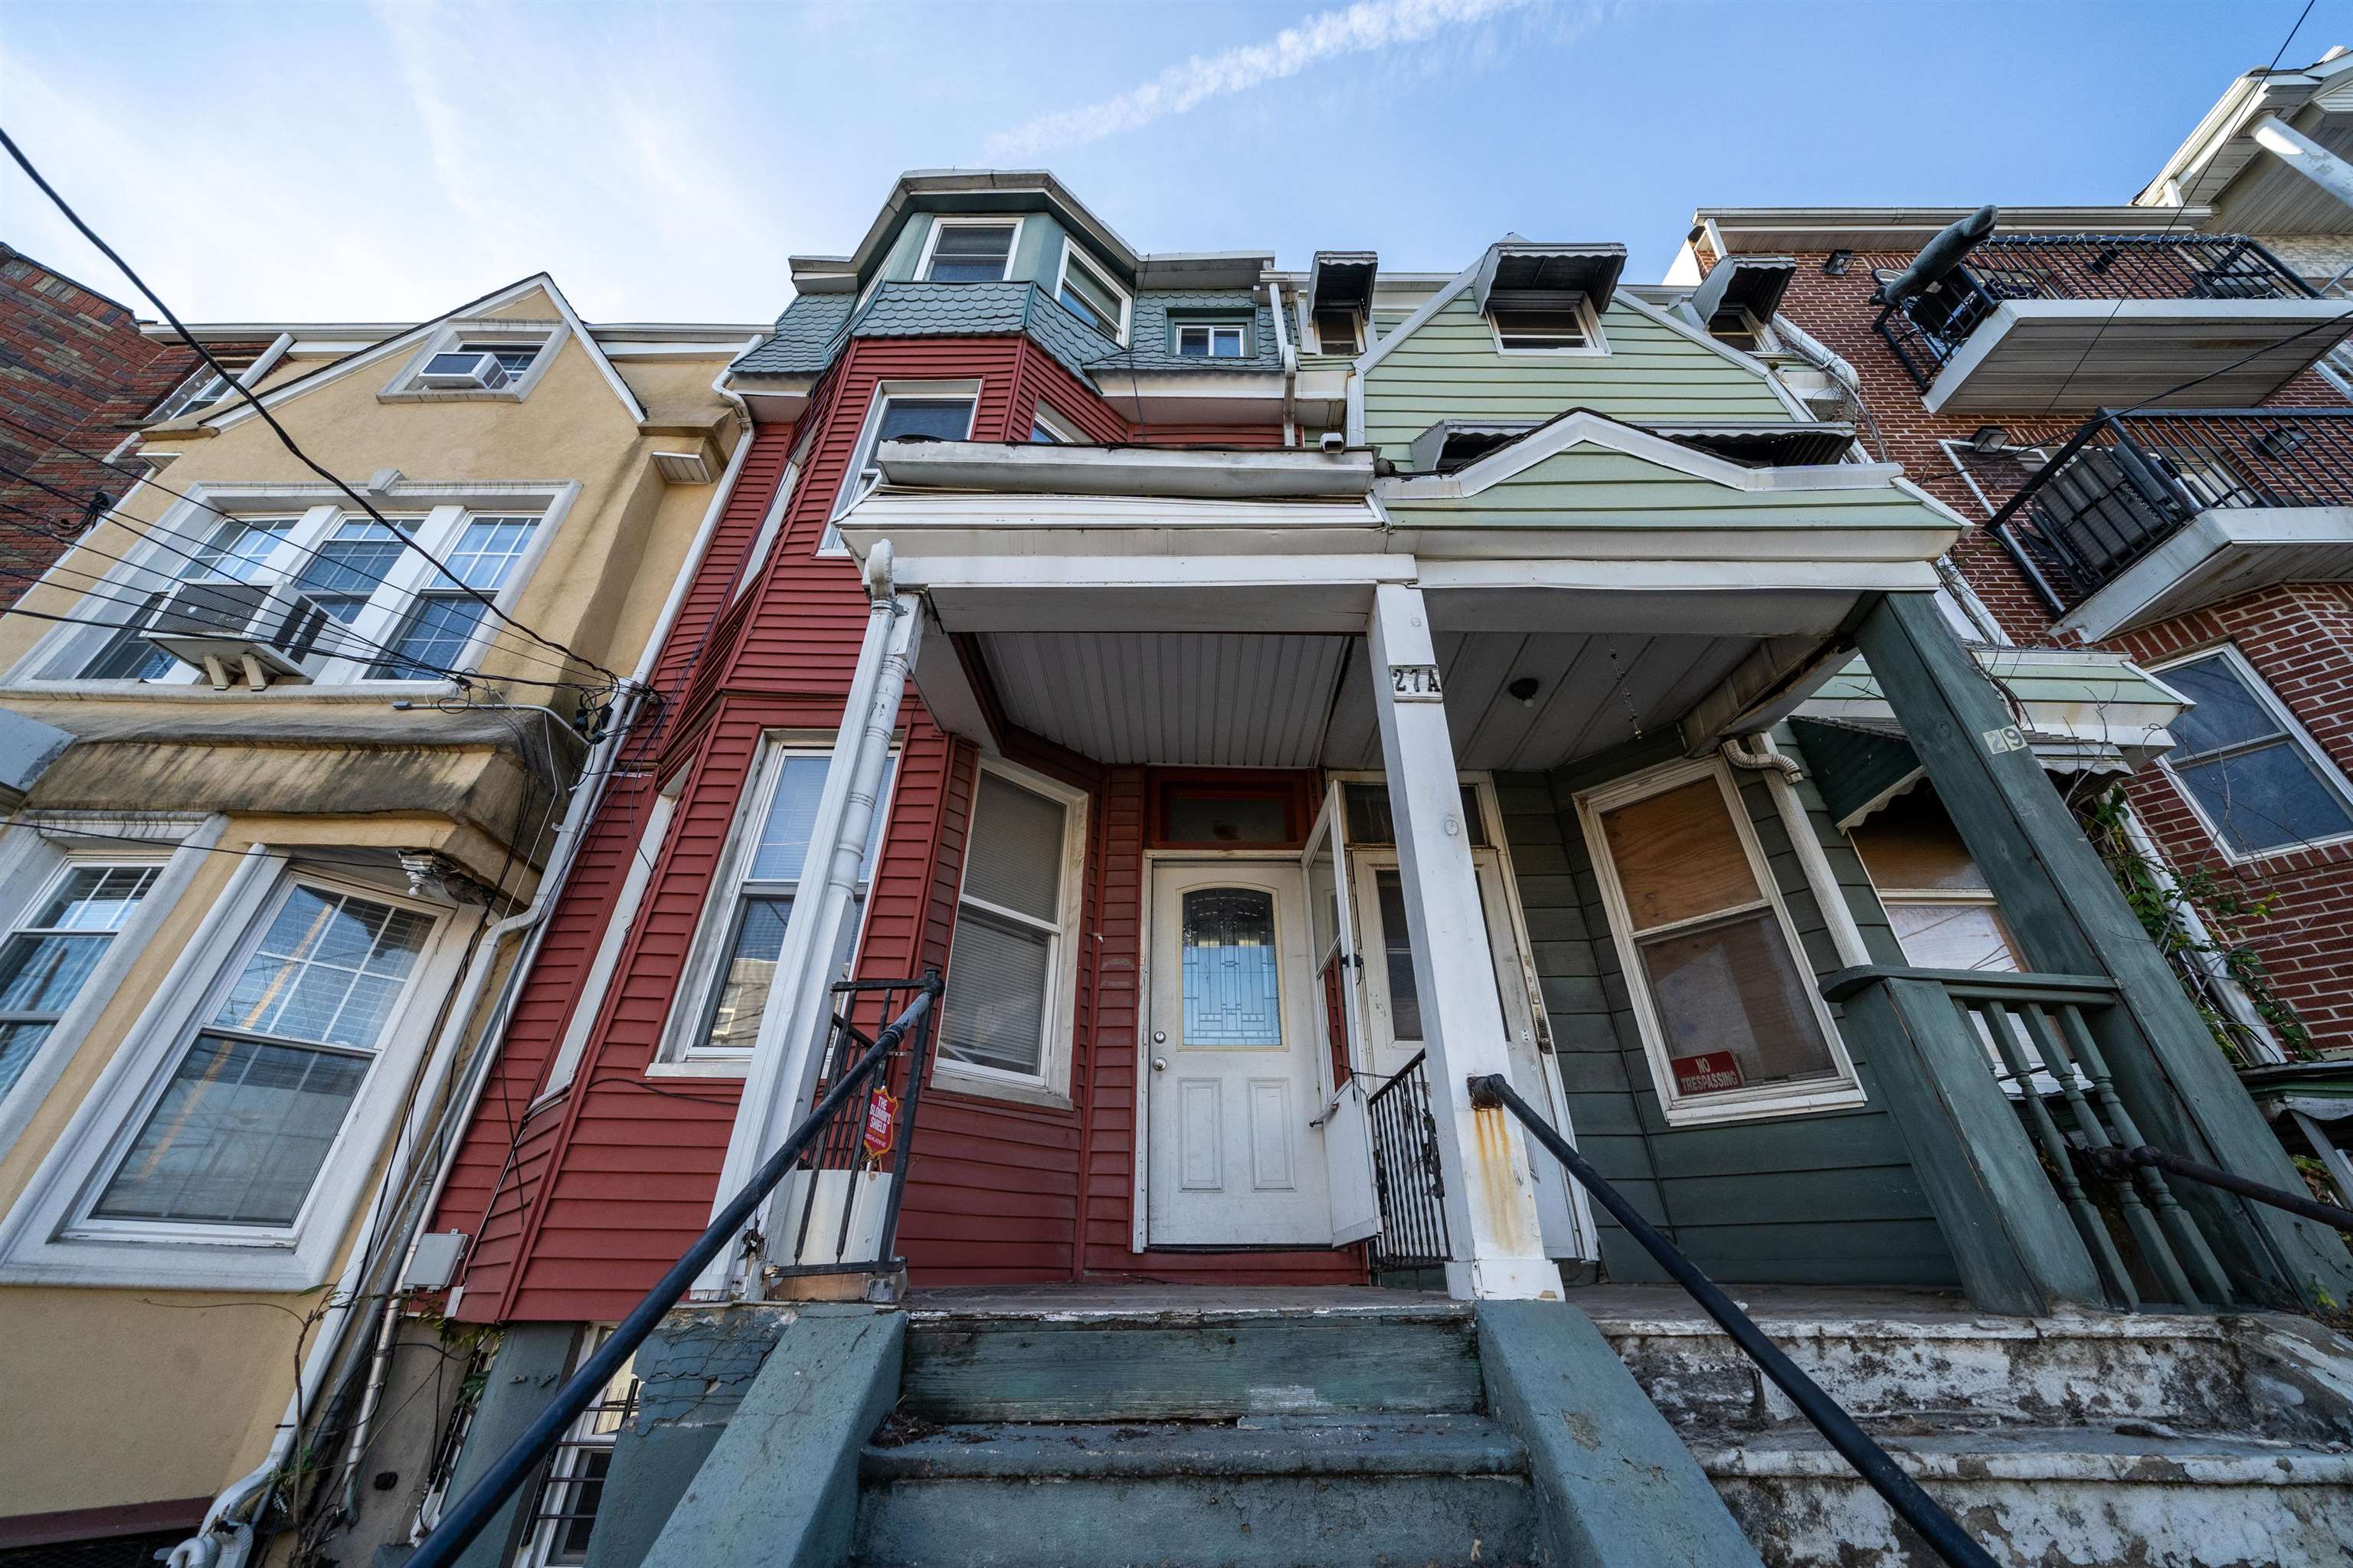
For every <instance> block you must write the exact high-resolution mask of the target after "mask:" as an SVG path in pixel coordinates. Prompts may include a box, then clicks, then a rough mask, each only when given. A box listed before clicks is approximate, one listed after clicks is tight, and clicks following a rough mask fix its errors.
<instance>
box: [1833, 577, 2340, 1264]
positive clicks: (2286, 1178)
mask: <svg viewBox="0 0 2353 1568" xmlns="http://www.w3.org/2000/svg"><path fill="white" fill-rule="evenodd" d="M1855 641H1856V644H1857V645H1858V646H1859V647H1860V648H1861V649H1862V653H1863V656H1864V657H1865V658H1866V659H1868V660H1869V661H1870V662H1871V672H1872V674H1873V677H1875V678H1876V679H1877V681H1878V682H1879V684H1880V689H1881V690H1882V691H1883V692H1884V693H1885V694H1886V695H1887V700H1888V704H1889V705H1890V706H1891V707H1893V708H1894V713H1895V717H1896V720H1897V721H1898V722H1899V723H1900V724H1902V725H1903V726H1904V733H1905V736H1908V737H1909V738H1910V740H1911V742H1912V747H1913V749H1914V750H1915V751H1916V752H1917V753H1918V754H1919V758H1920V761H1921V763H1922V765H1923V766H1924V767H1925V768H1926V769H1927V774H1928V779H1929V782H1931V783H1933V784H1934V785H1935V786H1936V794H1937V796H1938V798H1939V799H1941V800H1943V801H1944V803H1945V808H1946V810H1947V811H1948V812H1950V813H1951V816H1952V819H1953V825H1954V826H1955V827H1956V828H1957V829H1958V830H1959V832H1960V835H1961V838H1962V840H1963V841H1964V842H1966V843H1967V844H1968V849H1969V853H1970V854H1971V855H1972V856H1973V857H1974V858H1975V859H1976V861H1977V863H1978V866H1979V868H1980V869H1982V870H1983V871H1984V872H1985V874H1986V878H1987V882H1988V885H1989V886H1991V888H1992V889H1993V893H1994V897H1995V899H1996V900H1997V901H1998V902H1999V903H2000V906H2001V912H2002V916H2003V918H2004V919H2005V920H2007V921H2008V923H2009V925H2010V930H2011V932H2012V934H2013V935H2014V936H2016V938H2018V941H2019V945H2020V946H2021V948H2024V950H2025V954H2026V958H2027V961H2028V962H2029V964H2030V965H2031V967H2032V968H2034V969H2038V970H2042V971H2044V972H2049V973H2059V974H2088V975H2106V976H2109V977H2111V978H2113V979H2114V980H2116V983H2117V986H2118V988H2119V991H2120V992H2121V995H2122V1001H2121V1002H2120V1003H2119V1005H2117V1006H2116V1007H2114V1008H2109V1009H2105V1010H2103V1016H2102V1018H2101V1020H2100V1022H2099V1023H2098V1025H2097V1027H2098V1029H2099V1031H2100V1033H2101V1034H2102V1036H2103V1042H2102V1043H2103V1046H2104V1049H2105V1054H2106V1056H2107V1058H2108V1062H2109V1065H2111V1066H2112V1067H2113V1068H2114V1069H2115V1073H2116V1089H2117V1092H2118V1094H2119V1095H2120V1096H2121V1097H2122V1098H2123V1099H2124V1101H2125V1102H2126V1107H2127V1108H2128V1109H2129V1110H2130V1111H2131V1113H2132V1115H2133V1118H2134V1120H2135V1121H2136V1122H2137V1124H2138V1126H2139V1128H2140V1131H2141V1133H2142V1134H2143V1136H2145V1137H2146V1138H2147V1139H2149V1141H2151V1142H2153V1143H2155V1144H2157V1145H2158V1147H2160V1148H2164V1149H2168V1150H2172V1151H2174V1152H2176V1153H2179V1154H2184V1155H2187V1156H2189V1158H2190V1159H2192V1160H2203V1161H2206V1162H2208V1163H2210V1164H2214V1165H2219V1166H2221V1167H2222V1168H2223V1169H2224V1170H2226V1171H2235V1172H2237V1173H2238V1174H2240V1175H2242V1176H2246V1177H2249V1178H2251V1179H2253V1180H2254V1181H2263V1182H2267V1183H2269V1184H2270V1185H2272V1186H2274V1187H2281V1188H2284V1189H2286V1190H2287V1191H2289V1192H2302V1191H2303V1190H2304V1183H2303V1179H2302V1178H2301V1177H2299V1176H2298V1175H2297V1174H2296V1171H2295V1167H2294V1166H2293V1165H2291V1164H2290V1163H2289V1162H2288V1159H2287V1155H2286V1154H2285V1152H2284V1151H2283V1150H2281V1148H2280V1145H2279V1140H2278V1139H2275V1138H2274V1137H2273V1136H2272V1133H2271V1129H2270V1128H2267V1127H2266V1126H2265V1125H2264V1124H2263V1114H2262V1113H2261V1112H2260V1111H2258V1110H2257V1109H2256V1108H2255V1104H2254V1101H2253V1099H2251V1098H2250V1097H2248V1095H2247V1092H2246V1090H2245V1088H2244V1087H2243V1086H2241V1084H2240V1083H2239V1081H2238V1079H2237V1077H2236V1076H2235V1075H2233V1074H2232V1071H2231V1067H2230V1064H2229V1063H2228V1062H2226V1061H2225V1060H2224V1059H2223V1056H2222V1053H2221V1048H2220V1047H2219V1046H2217V1045H2216V1044H2215V1043H2214V1037H2213V1035H2212V1034H2211V1033H2210V1032H2209V1031H2208V1029H2207V1027H2206V1024H2205V1022H2204V1021H2203V1020H2202V1019H2200V1017H2199V1016H2198V1012H2197V1010H2196V1009H2195V1008H2193V1007H2192V1006H2191V1005H2190V1003H2189V999H2188V998H2187V997H2185V996H2184V995H2183V994H2182V991H2181V986H2180V983H2179V980H2177V979H2176V978H2175V976H2174V973H2173V970H2172V969H2171V967H2170V966H2168V964H2167V963H2166V961H2165V959H2164V957H2163V956H2162V955H2161V954H2160V953H2158V949H2157V946H2156V944H2155V943H2153V942H2151V941H2150V940H2149V938H2148V936H2147V932H2146V931H2144V930H2143V929H2142V928H2141V924H2140V921H2139V920H2138V918H2137V917H2136V916H2134V914H2133V912H2132V908H2131V906H2129V905H2127V904H2126V902H2125V898H2124V895H2123V894H2122V893H2121V892H2119V891H2118V890H2117V888H2116V882H2115V880H2114V879H2113V878H2112V877H2111V876H2110V875H2109V874H2108V870H2107V867H2106V866H2105V865H2104V864H2103V863H2101V861H2100V857H2099V855H2098V854H2097V853H2096V852H2094V850H2093V848H2092V845H2091V842H2090V841H2089V840H2087V839H2086V838H2085V837H2084V833H2083V831H2082V830H2081V829H2080V828H2079V827H2077V825H2076V823H2075V820H2074V818H2073V816H2072V815H2070V814H2069V812H2068V810H2067V807H2066V803H2065V802H2064V801H2063V800H2061V799H2060V798H2059V792H2058V791H2057V790H2056V789H2053V788H2052V783H2051V780H2050V778H2049V776H2048V775H2046V774H2045V773H2044V772H2043V770H2042V764H2041V763H2040V762H2039V761H2038V760H2036V758H2035V756H2034V753H2033V752H2032V750H2031V749H2030V748H2029V747H2027V746H2026V745H2025V744H2023V742H2022V740H2021V738H2020V737H2019V735H2018V731H2017V730H2016V729H2015V728H2013V727H2012V726H2013V724H2014V722H2015V721H2014V719H2013V717H2012V715H2011V714H2010V710H2009V708H2008V706H2007V705H2005V704H2004V703H2003V702H2002V699H2001V696H2000V694H1999V693H1998V692H1996V691H1995V689H1994V686H1993V683H1991V682H1990V681H1989V680H1988V679H1987V677H1986V674H1985V672H1984V671H1983V670H1981V669H1980V668H1979V667H1978V662H1977V661H1976V660H1975V659H1973V658H1971V657H1970V656H1969V653H1968V650H1967V649H1965V648H1963V647H1962V646H1961V645H1960V643H1959V642H1957V641H1955V640H1954V637H1953V634H1952V633H1951V632H1950V631H1949V630H1947V628H1946V626H1945V623H1944V620H1943V618H1942V617H1941V616H1940V615H1939V614H1938V613H1937V610H1936V605H1935V604H1934V602H1933V601H1932V600H1931V599H1930V597H1929V596H1928V595H1926V594H1917V593H1907V594H1889V595H1886V596H1885V597H1884V598H1883V599H1881V600H1880V602H1879V603H1878V604H1877V605H1876V606H1875V607H1873V609H1871V610H1870V611H1869V613H1868V614H1867V615H1866V616H1865V617H1864V618H1863V620H1862V625H1861V626H1860V627H1859V628H1858V629H1857V630H1856V632H1855ZM2174 1191H2175V1193H2176V1195H2177V1196H2178V1197H2179V1199H2180V1200H2181V1202H2182V1203H2183V1204H2184V1206H2185V1207H2188V1208H2189V1209H2191V1210H2192V1211H2193V1212H2194V1213H2197V1214H2198V1215H2199V1216H2200V1220H2201V1221H2202V1222H2203V1223H2202V1224H2201V1226H2200V1228H2201V1229H2202V1230H2203V1231H2204V1232H2205V1233H2206V1235H2207V1238H2208V1241H2209V1242H2210V1244H2211V1245H2212V1247H2213V1248H2214V1251H2215V1252H2216V1254H2217V1255H2219V1256H2220V1257H2221V1260H2222V1263H2223V1266H2225V1267H2226V1268H2227V1269H2228V1270H2229V1271H2230V1273H2231V1276H2232V1279H2233V1281H2234V1282H2235V1283H2236V1284H2237V1285H2238V1287H2240V1288H2241V1289H2242V1290H2244V1291H2246V1292H2248V1293H2249V1294H2251V1295H2253V1296H2255V1297H2257V1298H2263V1297H2266V1296H2268V1297H2270V1298H2274V1299H2288V1298H2300V1299H2302V1300H2304V1301H2306V1302H2311V1301H2313V1300H2315V1299H2316V1291H2326V1292H2327V1295H2328V1296H2330V1297H2332V1298H2335V1299H2336V1300H2337V1301H2344V1300H2346V1299H2348V1297H2353V1258H2348V1255H2347V1254H2346V1250H2345V1244H2344V1243H2343V1242H2342V1241H2341V1240H2340V1239H2338V1237H2337V1234H2336V1233H2335V1232H2334V1231H2332V1230H2329V1229H2328V1228H2327V1227H2326V1226H2324V1225H2320V1224H2316V1223H2314V1222H2312V1221H2309V1220H2303V1219H2299V1218H2297V1217H2296V1216H2295V1215H2293V1214H2288V1213H2283V1212H2282V1211H2280V1210H2277V1209H2273V1208H2270V1207H2267V1206H2265V1205H2263V1204H2261V1203H2253V1202H2242V1201H2241V1200H2239V1199H2236V1198H2232V1197H2230V1196H2228V1195H2226V1194H2223V1193H2220V1192H2215V1191H2214V1190H2212V1189H2211V1188H2201V1187H2200V1186H2198V1185H2197V1184H2196V1183H2194V1182H2189V1181H2180V1182H2176V1183H2174Z"/></svg>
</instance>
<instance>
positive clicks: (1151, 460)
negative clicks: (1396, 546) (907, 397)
mask: <svg viewBox="0 0 2353 1568" xmlns="http://www.w3.org/2000/svg"><path fill="white" fill-rule="evenodd" d="M875 461H876V463H877V465H878V466H879V467H880V468H881V470H882V477H883V479H884V480H885V482H888V483H891V484H897V485H907V486H929V487H934V488H945V489H967V490H986V491H997V492H1004V491H1013V492H1020V493H1029V494H1038V495H1106V496H1130V497H1144V496H1183V497H1203V498H1227V499H1240V498H1245V497H1258V498H1267V497H1277V496H1284V497H1297V496H1335V495H1345V496H1358V495H1362V494H1364V493H1366V491H1369V490H1370V489H1371V488H1372V485H1373V459H1372V454H1371V453H1370V452H1366V451H1344V452H1340V453H1336V454H1335V453H1325V452H1323V451H1308V450H1301V449H1298V448H1287V449H1281V450H1267V451H1187V450H1181V449H1178V448H1139V447H1086V446H1069V445H1048V444H1043V443H1039V442H1029V441H886V442H884V443H883V444H882V446H881V448H880V449H878V450H877V451H876V454H875Z"/></svg>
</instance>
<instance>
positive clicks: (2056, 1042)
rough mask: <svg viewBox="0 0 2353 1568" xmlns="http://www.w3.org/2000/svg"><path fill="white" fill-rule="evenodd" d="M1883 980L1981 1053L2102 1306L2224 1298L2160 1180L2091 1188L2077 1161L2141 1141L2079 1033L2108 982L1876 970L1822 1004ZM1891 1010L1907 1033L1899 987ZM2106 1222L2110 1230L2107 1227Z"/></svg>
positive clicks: (2205, 1250) (2109, 990)
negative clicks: (2093, 1273)
mask: <svg viewBox="0 0 2353 1568" xmlns="http://www.w3.org/2000/svg"><path fill="white" fill-rule="evenodd" d="M1890 980H1905V981H1924V982H1927V983H1928V984H1929V985H1932V986H1934V987H1936V988H1938V989H1940V990H1942V991H1943V992H1944V995H1945V998H1946V1001H1947V1004H1948V1005H1949V1006H1950V1007H1952V1008H1956V1009H1957V1010H1958V1011H1959V1013H1960V1016H1961V1019H1962V1021H1963V1022H1965V1023H1967V1025H1968V1028H1969V1030H1970V1031H1971V1033H1974V1034H1975V1035H1976V1036H1977V1038H1978V1041H1979V1043H1980V1044H1982V1045H1983V1047H1984V1049H1985V1053H1986V1060H1987V1063H1988V1065H1989V1067H1990V1068H1991V1070H1992V1073H1993V1075H1994V1078H1995V1080H1996V1081H1997V1082H1998V1083H2000V1085H2001V1086H2002V1089H2003V1091H2004V1092H2005V1093H2006V1094H2008V1095H2009V1096H2010V1100H2011V1103H2012V1104H2013V1105H2014V1106H2015V1107H2017V1110H2018V1115H2019V1119H2020V1121H2021V1123H2022V1124H2023V1126H2024V1127H2025V1129H2026V1133H2027V1137H2028V1138H2029V1139H2030V1140H2031V1142H2032V1143H2033V1145H2034V1148H2035V1150H2037V1151H2038V1152H2039V1153H2040V1154H2041V1156H2042V1167H2043V1173H2044V1174H2045V1176H2047V1177H2048V1178H2049V1180H2050V1181H2051V1184H2052V1190H2053V1191H2054V1192H2056V1193H2057V1195H2058V1197H2059V1201H2060V1202H2061V1204H2062V1205H2063V1207H2064V1208H2065V1209H2066V1211H2067V1215H2068V1218H2069V1219H2070V1220H2071V1221H2072V1222H2073V1224H2074V1227H2075V1233H2076V1234H2077V1235H2078V1236H2079V1237H2081V1238H2082V1240H2083V1243H2084V1249H2085V1250H2086V1251H2087V1252H2089V1253H2090V1254H2091V1256H2092V1261H2093V1263H2094V1266H2096V1267H2097V1268H2098V1270H2099V1274H2100V1282H2101V1286H2102V1287H2103V1289H2104V1290H2105V1292H2106V1294H2107V1298H2108V1303H2109V1305H2111V1306H2113V1307H2116V1308H2119V1309H2120V1310H2123V1311H2127V1312H2132V1311H2137V1310H2139V1309H2140V1306H2141V1302H2142V1295H2143V1289H2142V1287H2143V1283H2144V1282H2147V1285H2148V1286H2149V1287H2150V1288H2151V1289H2152V1290H2153V1291H2154V1292H2155V1294H2156V1295H2157V1296H2158V1298H2161V1299H2163V1300H2164V1301H2166V1302H2168V1303H2169V1304H2171V1305H2174V1306H2177V1307H2187V1308H2212V1307H2220V1306H2223V1305H2226V1304H2228V1303H2229V1302H2231V1301H2232V1299H2233V1298H2234V1296H2235V1293H2234V1292H2233V1291H2232V1287H2231V1284H2230V1278H2229V1276H2227V1275H2226V1274H2225V1273H2224V1272H2223V1270H2222V1266H2221V1263H2220V1262H2218V1261H2217V1260H2216V1258H2215V1256H2214V1252H2213V1249H2212V1247H2211V1245H2209V1244H2208V1242H2207V1239H2206V1236H2205V1234H2204V1233H2203V1232H2201V1231H2200V1229H2199V1228H2198V1222H2197V1220H2196V1219H2195V1218H2194V1217H2192V1215H2191V1214H2190V1213H2189V1211H2188V1210H2187V1209H2185V1208H2183V1207H2182V1205H2181V1202H2180V1200H2179V1199H2178V1198H2177V1197H2176V1196H2175V1195H2174V1192H2173V1189H2172V1186H2171V1185H2170V1184H2169V1183H2168V1181H2166V1179H2165V1175H2164V1173H2163V1172H2162V1171H2158V1170H2156V1169H2154V1168H2151V1167H2146V1166H2141V1167H2135V1168H2133V1169H2132V1170H2131V1171H2130V1172H2129V1173H2128V1174H2126V1175H2125V1176H2124V1178H2123V1179H2122V1180H2117V1181H2103V1182H2100V1183H2098V1185H2097V1186H2095V1187H2087V1186H2086V1185H2085V1184H2084V1180H2083V1171H2082V1167H2081V1164H2080V1161H2079V1157H2078V1154H2077V1150H2085V1151H2096V1150H2117V1149H2131V1148H2137V1147H2138V1146H2139V1145H2140V1144H2141V1143H2142V1142H2143V1141H2144V1140H2143V1139H2142V1138H2141V1134H2140V1128H2139V1127H2138V1126H2137V1125H2136V1124H2135V1122H2134V1119H2133V1115H2132V1112H2131V1111H2130V1110H2129V1109H2128V1108H2126V1105H2125V1103H2124V1101H2123V1099H2122V1098H2121V1097H2119V1096H2118V1095H2117V1093H2116V1081H2115V1077H2114V1075H2112V1074H2111V1073H2110V1071H2109V1068H2108V1060H2107V1054H2106V1053H2105V1051H2104V1050H2103V1049H2102V1048H2101V1046H2100V1044H2099V1042H2098V1040H2097V1038H2096V1036H2095V1034H2094V1030H2093V1027H2092V1025H2091V1023H2090V1022H2087V1019H2088V1017H2089V1015H2092V1014H2096V1013H2102V1012H2107V1011H2108V1010H2109V1009H2112V1008H2114V1007H2115V1006H2116V1001H2117V996H2116V982H2115V981H2113V980H2105V979H2101V978H2098V977H2095V976H2084V975H2044V974H2005V973H2000V972H1997V971H1990V970H1977V969H1899V968H1894V967H1890V966H1877V965H1874V966H1869V967H1865V968H1860V969H1844V970H1841V971H1840V972H1839V973H1838V974H1836V975H1833V976H1831V979H1830V980H1828V981H1826V982H1825V983H1824V984H1823V986H1822V994H1823V995H1824V996H1826V997H1828V998H1829V999H1830V1000H1831V1001H1846V1000H1847V999H1848V998H1849V997H1852V996H1853V995H1855V994H1856V993H1857V992H1859V991H1863V990H1865V989H1867V988H1869V987H1872V986H1876V985H1882V984H1885V983H1886V982H1888V981H1890ZM1926 994H1929V995H1933V994H1934V993H1933V992H1928V993H1926ZM1891 1001H1893V1002H1894V1005H1895V1007H1896V1011H1897V1012H1898V1014H1899V1015H1900V1016H1903V1017H1904V1018H1905V1021H1906V1022H1907V1025H1908V1024H1911V1023H1912V1022H1914V1016H1913V1014H1911V1013H1910V1012H1907V1009H1909V1008H1910V1007H1912V1006H1913V1005H1914V1003H1913V1000H1912V993H1911V992H1910V991H1908V990H1907V989H1905V988H1898V990H1897V991H1895V992H1894V994H1893V995H1892V996H1891ZM1930 1005H1933V1004H1930ZM1918 1022H1921V1023H1925V1024H1931V1025H1933V1023H1934V1022H1935V1021H1934V1020H1920V1021H1918ZM2092 1157H2093V1158H2094V1159H2097V1158H2098V1156H2097V1155H2096V1154H2094V1155H2093V1156H2092ZM2111 1214H2113V1215H2114V1216H2115V1218H2116V1220H2117V1221H2118V1222H2119V1224H2118V1226H2116V1227H2112V1226H2111V1225H2110V1224H2109V1223H2108V1219H2109V1216H2110V1215H2111ZM2119 1228H2120V1229H2121V1232H2122V1234H2121V1237H2120V1236H2119V1234H2118V1229H2119ZM2120 1241H2121V1242H2122V1243H2123V1245H2119V1243H2120ZM2127 1251H2129V1253H2130V1256H2129V1257H2128V1256H2127V1255H2126V1254H2127ZM2136 1263H2137V1265H2138V1266H2137V1267H2136V1266H2135V1264H2136Z"/></svg>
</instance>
